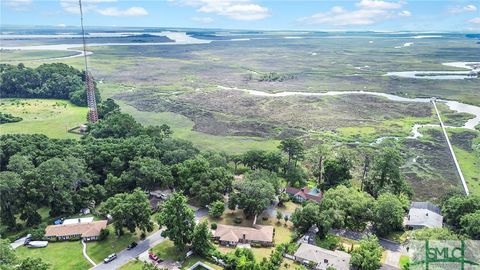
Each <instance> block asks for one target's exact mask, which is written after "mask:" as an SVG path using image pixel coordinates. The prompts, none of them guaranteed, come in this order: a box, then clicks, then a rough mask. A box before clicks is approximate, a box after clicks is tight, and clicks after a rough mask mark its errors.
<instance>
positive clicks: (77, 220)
mask: <svg viewBox="0 0 480 270" xmlns="http://www.w3.org/2000/svg"><path fill="white" fill-rule="evenodd" d="M92 221H93V217H86V218H71V219H65V220H64V221H63V223H62V224H65V225H68V224H76V223H89V222H92Z"/></svg>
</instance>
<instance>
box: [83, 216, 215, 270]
mask: <svg viewBox="0 0 480 270" xmlns="http://www.w3.org/2000/svg"><path fill="white" fill-rule="evenodd" d="M206 215H208V210H207V209H203V208H202V209H198V210H197V211H195V220H197V221H198V220H200V219H201V218H202V217H204V216H206ZM161 232H162V231H161V230H159V231H156V232H155V233H153V234H151V235H150V236H149V237H147V238H146V239H145V240H143V241H140V242H138V246H136V247H135V248H134V249H132V250H126V249H124V250H122V251H121V252H118V253H117V258H116V259H115V260H113V261H111V262H109V263H107V264H105V263H101V264H98V265H97V266H95V267H92V268H90V269H92V270H113V269H118V268H119V267H121V266H122V265H124V264H126V263H127V262H128V261H130V260H131V259H133V258H135V257H138V256H139V255H140V254H142V253H145V252H146V251H148V250H149V249H150V248H152V247H154V246H156V245H158V244H160V243H161V242H162V241H163V240H165V238H163V237H162V236H161ZM87 249H88V244H87Z"/></svg>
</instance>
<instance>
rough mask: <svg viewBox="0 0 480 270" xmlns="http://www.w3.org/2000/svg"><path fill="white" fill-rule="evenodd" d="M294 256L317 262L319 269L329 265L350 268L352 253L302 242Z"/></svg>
mask: <svg viewBox="0 0 480 270" xmlns="http://www.w3.org/2000/svg"><path fill="white" fill-rule="evenodd" d="M294 256H295V257H296V258H297V259H301V260H307V261H309V262H314V263H316V264H317V268H318V269H327V267H328V266H332V267H334V268H336V269H337V270H344V269H345V270H347V269H349V268H350V254H348V253H345V252H343V251H338V250H335V251H331V250H328V249H324V248H321V247H317V246H314V245H310V244H307V243H302V244H301V245H300V247H299V248H298V249H297V251H296V252H295V254H294Z"/></svg>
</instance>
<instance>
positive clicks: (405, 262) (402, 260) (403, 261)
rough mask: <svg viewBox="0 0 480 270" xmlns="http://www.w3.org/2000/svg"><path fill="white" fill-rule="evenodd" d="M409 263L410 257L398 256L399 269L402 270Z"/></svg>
mask: <svg viewBox="0 0 480 270" xmlns="http://www.w3.org/2000/svg"><path fill="white" fill-rule="evenodd" d="M408 262H410V257H408V256H406V255H402V256H400V263H399V264H400V269H403V266H404V265H406V264H407V263H408Z"/></svg>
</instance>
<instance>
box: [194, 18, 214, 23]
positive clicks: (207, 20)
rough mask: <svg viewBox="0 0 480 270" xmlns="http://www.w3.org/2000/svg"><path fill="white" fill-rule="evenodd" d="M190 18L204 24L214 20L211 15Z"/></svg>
mask: <svg viewBox="0 0 480 270" xmlns="http://www.w3.org/2000/svg"><path fill="white" fill-rule="evenodd" d="M190 19H191V20H192V21H195V22H198V23H204V24H208V23H212V22H213V21H214V19H213V18H211V17H192V18H190Z"/></svg>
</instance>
